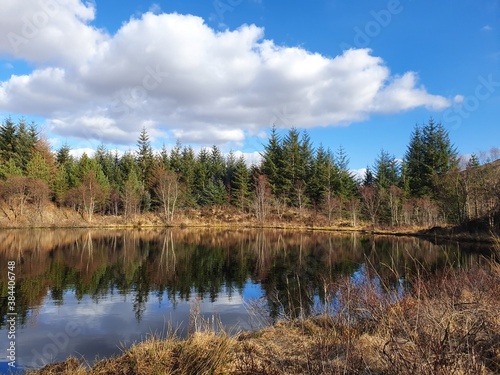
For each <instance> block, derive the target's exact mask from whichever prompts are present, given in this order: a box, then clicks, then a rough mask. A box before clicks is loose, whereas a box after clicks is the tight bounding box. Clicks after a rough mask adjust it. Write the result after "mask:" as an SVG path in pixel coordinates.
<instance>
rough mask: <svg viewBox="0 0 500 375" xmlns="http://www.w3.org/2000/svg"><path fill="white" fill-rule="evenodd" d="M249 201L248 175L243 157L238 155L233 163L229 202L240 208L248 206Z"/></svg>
mask: <svg viewBox="0 0 500 375" xmlns="http://www.w3.org/2000/svg"><path fill="white" fill-rule="evenodd" d="M249 202H250V176H249V171H248V168H247V166H246V163H245V158H244V157H243V155H242V156H240V157H239V158H238V159H237V160H236V162H235V164H234V173H233V174H232V177H231V203H232V204H234V205H235V206H236V207H238V208H240V209H245V208H247V207H248V204H249Z"/></svg>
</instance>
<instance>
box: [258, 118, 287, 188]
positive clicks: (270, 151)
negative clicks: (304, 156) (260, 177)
mask: <svg viewBox="0 0 500 375" xmlns="http://www.w3.org/2000/svg"><path fill="white" fill-rule="evenodd" d="M262 159H263V160H262V173H264V174H265V175H266V177H267V183H268V185H269V186H270V188H271V192H272V194H273V195H279V193H280V192H281V191H282V187H283V186H282V180H281V178H280V171H281V170H282V164H283V148H282V146H281V138H280V137H279V135H278V131H277V130H276V127H275V126H273V128H272V129H271V134H270V136H269V140H268V143H267V145H266V146H264V152H263V153H262Z"/></svg>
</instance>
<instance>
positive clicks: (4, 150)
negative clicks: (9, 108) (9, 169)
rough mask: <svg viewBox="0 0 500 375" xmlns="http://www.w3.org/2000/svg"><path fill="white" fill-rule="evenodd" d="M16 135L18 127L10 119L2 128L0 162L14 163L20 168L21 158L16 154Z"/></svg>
mask: <svg viewBox="0 0 500 375" xmlns="http://www.w3.org/2000/svg"><path fill="white" fill-rule="evenodd" d="M16 133H17V129H16V125H15V124H14V122H13V121H12V119H11V118H10V117H9V118H8V119H6V120H5V121H4V123H3V124H2V126H0V160H1V161H3V162H11V163H14V164H15V165H16V166H18V167H19V164H20V158H19V155H18V154H17V152H16V143H17V139H16ZM10 160H11V161H10Z"/></svg>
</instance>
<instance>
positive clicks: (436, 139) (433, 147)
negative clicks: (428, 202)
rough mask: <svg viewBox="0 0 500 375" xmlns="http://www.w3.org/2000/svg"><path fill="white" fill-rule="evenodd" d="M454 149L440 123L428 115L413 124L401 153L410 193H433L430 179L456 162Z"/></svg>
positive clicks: (430, 194)
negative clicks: (419, 123)
mask: <svg viewBox="0 0 500 375" xmlns="http://www.w3.org/2000/svg"><path fill="white" fill-rule="evenodd" d="M456 156H457V152H456V150H455V148H454V147H453V145H452V144H451V142H450V139H449V136H448V133H447V132H446V130H445V129H444V128H443V126H442V125H441V124H440V123H435V122H434V120H432V119H430V120H429V122H428V124H426V125H424V126H423V128H422V129H420V127H419V126H418V125H417V126H416V127H415V130H414V132H413V134H412V137H411V140H410V144H409V146H408V150H407V152H406V155H405V162H406V174H407V176H406V178H408V186H409V190H410V194H411V195H416V196H433V187H434V180H435V178H436V177H437V176H442V175H444V174H445V173H447V172H449V171H450V170H451V169H452V168H454V167H456V165H457V158H456Z"/></svg>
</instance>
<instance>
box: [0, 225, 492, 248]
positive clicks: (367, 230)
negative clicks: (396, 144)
mask: <svg viewBox="0 0 500 375" xmlns="http://www.w3.org/2000/svg"><path fill="white" fill-rule="evenodd" d="M170 228H171V229H220V230H241V229H248V230H283V231H287V230H288V231H307V232H332V233H334V232H339V233H353V232H355V233H359V234H364V235H378V236H396V237H417V238H422V239H427V240H443V241H460V242H467V243H483V244H495V243H497V241H498V240H497V237H496V236H495V234H493V233H491V232H490V233H487V232H470V231H464V230H460V228H457V227H452V226H447V227H439V226H437V227H430V228H429V227H417V228H414V227H413V228H404V227H402V228H381V227H375V228H372V227H371V226H370V225H368V226H357V227H347V226H303V225H298V224H288V225H287V224H280V223H272V224H256V223H252V222H245V223H215V224H210V223H189V224H186V223H183V222H181V223H169V224H143V223H127V224H121V223H114V224H102V223H95V224H93V223H78V224H66V225H65V224H63V225H54V224H35V225H32V224H25V225H13V226H4V225H0V230H44V229H45V230H58V229H102V230H112V229H123V230H153V229H170Z"/></svg>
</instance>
